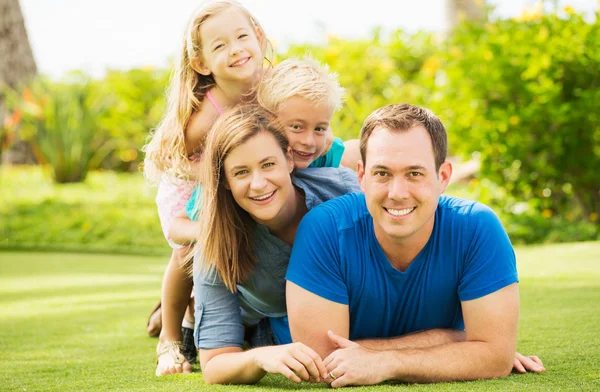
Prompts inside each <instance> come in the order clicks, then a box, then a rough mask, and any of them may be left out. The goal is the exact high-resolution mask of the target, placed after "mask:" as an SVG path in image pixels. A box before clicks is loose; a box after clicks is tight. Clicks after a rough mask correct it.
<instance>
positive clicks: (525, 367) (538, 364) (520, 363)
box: [513, 353, 546, 373]
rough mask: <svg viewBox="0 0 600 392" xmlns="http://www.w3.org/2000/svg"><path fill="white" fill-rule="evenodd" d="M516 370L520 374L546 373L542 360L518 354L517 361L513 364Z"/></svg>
mask: <svg viewBox="0 0 600 392" xmlns="http://www.w3.org/2000/svg"><path fill="white" fill-rule="evenodd" d="M514 370H516V371H517V372H519V373H527V372H528V371H529V372H532V373H541V372H545V371H546V368H545V367H544V364H543V363H542V360H541V359H539V358H538V357H537V356H535V355H531V356H529V357H526V356H524V355H523V354H520V353H516V354H515V361H514V363H513V371H514Z"/></svg>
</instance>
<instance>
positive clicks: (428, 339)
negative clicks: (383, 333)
mask: <svg viewBox="0 0 600 392" xmlns="http://www.w3.org/2000/svg"><path fill="white" fill-rule="evenodd" d="M465 339H466V334H465V331H460V330H456V329H442V328H435V329H428V330H424V331H418V332H413V333H410V334H407V335H403V336H399V337H395V338H386V339H363V340H357V341H356V342H357V343H358V344H360V345H361V346H363V347H365V348H368V349H371V350H380V351H381V350H403V349H407V348H423V347H432V346H439V345H440V344H448V343H455V342H464V341H465Z"/></svg>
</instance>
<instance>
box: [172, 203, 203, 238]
mask: <svg viewBox="0 0 600 392" xmlns="http://www.w3.org/2000/svg"><path fill="white" fill-rule="evenodd" d="M198 224H199V223H198V221H193V220H191V219H190V218H188V216H187V215H186V212H185V210H181V211H179V212H178V213H177V214H176V215H175V218H173V223H171V226H170V228H169V237H170V238H171V240H172V241H173V242H175V243H176V244H179V245H190V244H191V243H193V242H194V241H196V235H197V233H198V231H199V226H198Z"/></svg>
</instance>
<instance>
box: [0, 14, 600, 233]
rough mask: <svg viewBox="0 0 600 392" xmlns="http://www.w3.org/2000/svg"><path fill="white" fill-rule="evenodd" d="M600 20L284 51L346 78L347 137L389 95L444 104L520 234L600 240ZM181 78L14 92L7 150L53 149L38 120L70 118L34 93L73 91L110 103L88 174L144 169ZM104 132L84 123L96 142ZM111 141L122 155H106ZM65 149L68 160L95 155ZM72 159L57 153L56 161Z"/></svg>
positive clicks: (454, 149) (485, 187) (455, 148)
mask: <svg viewBox="0 0 600 392" xmlns="http://www.w3.org/2000/svg"><path fill="white" fill-rule="evenodd" d="M599 19H600V18H598V17H597V18H596V20H595V21H592V22H590V21H586V20H584V19H583V17H582V16H581V15H579V14H577V13H575V12H573V11H572V9H569V8H566V9H565V10H563V11H559V12H558V13H557V14H546V15H544V14H542V13H541V11H540V12H537V13H536V12H534V13H532V12H528V13H525V14H524V16H523V17H522V18H520V19H510V20H498V21H493V22H488V23H485V24H469V23H463V24H461V25H459V26H458V27H457V28H456V30H455V31H454V32H453V33H452V34H451V35H450V36H448V37H444V38H442V37H440V36H437V35H434V34H429V33H424V32H420V33H416V34H407V33H406V32H403V31H402V30H397V31H393V32H389V33H385V34H384V33H383V32H382V31H381V30H375V31H374V32H373V34H372V36H371V38H369V39H358V40H343V39H340V38H336V37H329V39H328V42H327V44H326V45H322V46H318V45H294V46H291V47H290V48H288V49H287V51H286V52H285V53H280V56H279V57H281V58H288V57H292V56H293V57H303V56H305V55H310V56H312V57H314V58H316V59H318V60H320V61H322V62H324V63H327V64H328V65H329V67H330V69H331V70H332V71H334V72H336V73H337V74H338V75H339V81H340V84H341V85H342V86H344V87H345V88H346V92H347V95H346V104H345V105H344V107H343V108H342V110H340V111H338V112H337V113H335V114H334V118H333V119H332V127H333V130H334V133H335V134H336V135H337V136H339V137H342V138H343V139H350V138H356V137H358V134H359V131H360V128H361V125H362V122H363V121H364V119H365V118H366V117H367V115H368V114H370V113H371V112H372V111H373V110H375V109H377V108H379V107H381V106H383V105H386V104H388V103H393V102H409V103H412V104H416V105H421V106H425V107H429V108H431V109H432V110H433V111H434V112H435V113H436V114H438V115H439V117H440V118H441V119H442V121H443V122H444V123H445V124H446V126H447V129H448V134H449V139H450V154H451V155H454V156H461V157H462V158H463V159H476V160H479V161H480V162H481V169H480V170H479V172H478V173H476V174H475V176H476V178H475V180H473V181H471V182H470V183H469V184H467V185H463V188H464V189H468V191H467V192H466V195H467V196H471V197H472V198H475V199H477V200H479V201H481V202H484V203H486V204H489V205H491V206H492V207H494V208H495V210H496V211H497V212H498V213H499V215H500V216H501V218H502V220H503V222H505V224H506V225H507V228H508V231H509V233H511V236H512V237H513V240H515V241H516V242H540V241H547V240H552V241H566V240H568V241H571V240H584V239H595V238H599V236H600V219H599V218H600V20H599ZM168 77H169V72H168V70H160V69H150V68H145V69H134V70H130V71H109V72H108V73H107V74H106V76H105V77H104V78H103V79H101V80H94V81H90V80H88V79H85V78H81V77H80V78H79V79H77V78H75V79H73V78H72V77H71V79H67V80H66V81H60V82H49V81H45V82H44V83H45V86H46V90H44V91H42V92H41V93H39V94H38V93H37V92H36V90H35V88H33V87H30V88H29V90H23V91H21V92H20V93H18V94H13V95H12V97H13V98H12V99H9V100H8V102H7V105H8V107H9V108H10V109H11V110H12V112H11V114H10V115H9V116H8V117H7V124H5V134H4V135H5V136H3V145H4V146H5V147H6V146H8V145H9V144H10V140H12V139H11V132H12V134H14V132H17V131H18V132H21V133H23V134H24V135H30V137H29V139H28V140H30V141H31V142H32V144H33V146H34V149H36V150H38V151H41V146H42V141H43V140H45V139H44V138H43V137H41V136H44V134H43V133H40V131H39V130H35V129H34V128H35V127H31V126H29V124H35V123H36V122H37V123H41V124H46V125H47V124H48V123H50V125H52V126H54V127H55V128H57V129H58V125H57V124H55V123H52V121H50V117H48V115H47V114H45V112H44V114H43V115H42V116H41V117H40V115H39V113H38V112H36V111H35V110H34V111H32V110H30V109H31V107H30V103H28V100H29V99H30V98H31V97H32V96H33V101H34V102H35V103H36V105H38V106H39V105H40V102H41V103H44V102H52V99H55V100H56V102H59V101H58V99H59V98H54V96H55V95H56V96H57V97H58V96H60V94H59V92H61V91H63V90H64V91H71V92H72V94H73V96H74V97H75V96H78V97H79V98H78V100H75V101H76V102H81V104H80V106H79V107H77V105H74V104H71V106H73V107H74V108H72V109H71V112H72V113H78V112H77V110H79V112H82V111H83V109H85V108H88V107H89V106H90V105H91V104H88V102H96V100H99V101H101V102H100V103H99V104H98V105H99V107H101V108H102V110H95V111H92V110H88V114H90V116H91V117H93V119H92V120H90V124H92V125H93V127H95V132H93V138H92V139H88V140H94V141H95V142H94V143H96V144H95V146H96V147H94V148H92V149H89V151H90V152H93V153H95V154H97V156H94V159H91V158H90V159H89V160H88V163H87V165H88V167H87V169H86V170H88V169H94V168H96V167H100V168H104V169H111V170H118V171H134V170H136V169H137V167H138V164H139V163H140V162H141V160H142V158H143V157H142V156H141V154H140V152H139V149H140V148H141V147H142V146H143V145H144V143H145V138H146V137H147V136H148V135H149V132H150V130H151V129H152V128H153V127H155V126H156V125H157V124H158V122H159V121H160V118H161V116H162V114H163V111H164V107H165V94H164V90H165V87H166V85H167V82H168ZM84 79H85V83H83V82H82V80H84ZM38 83H39V82H38ZM34 86H35V85H34ZM27 92H29V96H28V95H27ZM9 96H10V95H9ZM48 97H51V98H48ZM60 102H62V101H60ZM28 105H29V106H28ZM86 105H88V106H86ZM42 106H43V105H42ZM67 106H68V105H67ZM77 108H78V109H77ZM76 109H77V110H76ZM86 110H87V109H86ZM67 113H69V112H68V111H67ZM65 117H66V118H69V116H68V115H65ZM71 117H75V116H74V115H71ZM69 121H70V120H64V121H63V122H64V123H65V124H67V125H68V126H66V127H65V129H67V130H68V132H67V131H64V132H62V131H57V132H55V135H57V136H59V137H63V138H65V140H67V139H68V138H71V139H73V138H74V137H73V136H72V134H73V132H75V129H76V128H77V127H75V126H73V124H71V123H70V122H69ZM6 125H7V126H6ZM90 129H91V127H87V128H82V130H84V131H85V132H86V135H88V136H86V137H88V138H89V137H90V136H89V135H91V134H92V132H89V130H90ZM6 132H7V133H6ZM7 135H8V136H7ZM46 137H47V136H46ZM77 140H83V136H81V137H80V138H79V139H77ZM58 142H59V140H58V139H57V140H54V139H53V140H52V143H55V144H52V143H49V142H48V141H46V142H45V143H46V144H48V145H59V143H58ZM63 144H65V143H63ZM79 145H81V142H80V141H79ZM97 146H106V147H105V148H106V149H109V150H110V151H106V150H105V151H103V152H102V153H100V152H101V151H102V148H99V147H97ZM109 147H110V148H109ZM55 150H56V151H52V152H53V153H55V154H58V155H60V154H62V155H63V157H62V158H61V159H62V161H65V162H67V161H69V160H71V162H72V163H73V161H77V160H80V159H81V158H78V157H77V155H76V154H72V153H69V154H67V150H65V151H63V150H61V149H59V148H56V149H55ZM71 150H77V151H79V150H83V149H82V148H79V150H78V149H76V148H71ZM59 158H60V157H56V158H55V159H54V160H53V161H51V160H50V159H45V161H48V162H49V163H51V164H52V165H55V164H54V163H53V162H61V159H59ZM100 158H101V159H100ZM75 163H77V162H75ZM75 163H74V164H75Z"/></svg>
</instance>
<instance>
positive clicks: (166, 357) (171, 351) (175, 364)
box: [156, 342, 192, 376]
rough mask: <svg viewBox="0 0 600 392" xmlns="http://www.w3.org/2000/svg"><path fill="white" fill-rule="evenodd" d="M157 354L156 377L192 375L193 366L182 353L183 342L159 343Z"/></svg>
mask: <svg viewBox="0 0 600 392" xmlns="http://www.w3.org/2000/svg"><path fill="white" fill-rule="evenodd" d="M157 352H159V353H161V354H158V361H157V362H158V363H157V365H156V375H157V376H166V375H169V374H177V373H191V372H192V365H190V363H189V362H188V361H187V360H186V359H185V357H184V356H183V354H182V353H181V342H179V344H177V343H175V342H171V343H160V342H159V343H158V347H157Z"/></svg>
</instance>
